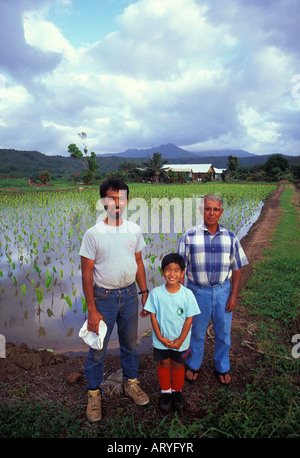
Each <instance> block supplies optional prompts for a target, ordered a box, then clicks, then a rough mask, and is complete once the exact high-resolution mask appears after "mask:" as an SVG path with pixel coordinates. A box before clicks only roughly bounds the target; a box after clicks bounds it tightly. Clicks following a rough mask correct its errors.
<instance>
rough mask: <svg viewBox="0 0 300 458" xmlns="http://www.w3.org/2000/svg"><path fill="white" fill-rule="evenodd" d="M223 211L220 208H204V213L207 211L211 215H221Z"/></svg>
mask: <svg viewBox="0 0 300 458" xmlns="http://www.w3.org/2000/svg"><path fill="white" fill-rule="evenodd" d="M221 210H222V208H220V207H205V208H204V211H206V212H208V213H210V212H213V213H219V212H220V211H221Z"/></svg>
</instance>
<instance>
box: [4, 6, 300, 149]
mask: <svg viewBox="0 0 300 458" xmlns="http://www.w3.org/2000/svg"><path fill="white" fill-rule="evenodd" d="M299 19H300V2H299V1H298V0H272V1H270V0H264V1H259V0H135V1H130V0H10V1H9V0H0V148H14V149H21V150H38V151H41V152H42V153H45V154H59V155H68V153H67V149H68V145H69V144H70V143H80V142H79V138H78V133H79V132H82V131H83V132H86V133H87V135H88V148H89V150H92V151H95V152H96V153H97V154H101V153H117V152H120V151H124V150H126V149H128V148H139V149H141V148H148V147H153V146H159V145H161V144H166V143H174V144H176V145H177V146H180V147H182V148H184V149H187V150H189V151H204V150H210V149H225V148H226V149H228V148H230V149H244V150H247V151H249V152H251V153H255V154H273V153H282V154H289V155H299V154H300V130H299V125H300V122H299V121H300V55H299V54H300V48H299Z"/></svg>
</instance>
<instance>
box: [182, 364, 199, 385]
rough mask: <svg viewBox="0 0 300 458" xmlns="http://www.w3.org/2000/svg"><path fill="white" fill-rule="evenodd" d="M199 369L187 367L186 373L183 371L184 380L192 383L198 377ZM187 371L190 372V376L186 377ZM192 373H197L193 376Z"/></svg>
mask: <svg viewBox="0 0 300 458" xmlns="http://www.w3.org/2000/svg"><path fill="white" fill-rule="evenodd" d="M199 371H200V369H191V368H188V369H187V371H186V373H185V378H186V380H187V381H188V382H190V383H194V382H195V381H196V380H197V379H198V375H199ZM187 372H191V374H192V378H188V377H187V376H186V374H187ZM194 375H197V377H196V378H194Z"/></svg>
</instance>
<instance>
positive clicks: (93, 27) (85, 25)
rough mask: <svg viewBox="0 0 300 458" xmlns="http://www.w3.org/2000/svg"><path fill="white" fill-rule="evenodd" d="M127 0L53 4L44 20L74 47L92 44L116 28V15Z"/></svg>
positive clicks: (123, 7)
mask: <svg viewBox="0 0 300 458" xmlns="http://www.w3.org/2000/svg"><path fill="white" fill-rule="evenodd" d="M131 3H134V2H133V1H130V0H85V1H83V0H73V1H72V2H67V3H65V4H58V3H53V5H52V6H50V8H49V10H48V13H47V20H48V21H51V22H53V23H54V24H55V25H56V26H57V27H58V28H59V29H60V31H61V32H62V34H63V35H64V37H65V38H67V40H69V41H70V43H72V45H73V46H74V47H75V48H79V47H81V46H86V45H87V44H93V43H95V42H97V41H99V40H102V39H103V38H104V37H105V36H106V35H108V34H109V33H111V32H113V31H116V30H118V24H117V17H118V16H119V15H121V14H122V13H123V11H124V9H125V8H126V7H127V6H129V5H130V4H131Z"/></svg>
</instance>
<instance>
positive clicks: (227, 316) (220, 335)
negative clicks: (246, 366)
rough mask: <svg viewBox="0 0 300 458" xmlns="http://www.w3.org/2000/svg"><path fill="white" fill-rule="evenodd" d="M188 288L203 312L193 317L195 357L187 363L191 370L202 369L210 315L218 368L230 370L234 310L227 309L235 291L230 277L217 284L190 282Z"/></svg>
mask: <svg viewBox="0 0 300 458" xmlns="http://www.w3.org/2000/svg"><path fill="white" fill-rule="evenodd" d="M187 287H188V288H189V289H190V290H191V291H192V292H193V293H194V296H195V298H196V300H197V302H198V305H199V309H200V312H201V313H200V314H199V315H195V316H194V318H193V324H192V332H191V343H190V348H191V357H190V358H189V359H188V360H187V365H188V366H189V367H190V368H191V369H199V368H200V366H201V364H202V359H203V355H204V341H205V334H206V329H207V326H208V324H209V320H210V318H212V323H213V328H214V331H215V353H214V363H215V369H216V370H217V371H218V372H222V373H223V372H226V371H228V370H229V369H230V363H229V349H230V345H231V338H230V332H231V321H232V312H229V313H227V312H226V308H225V307H226V303H227V300H228V298H229V296H230V293H231V283H230V280H227V281H226V282H224V283H223V284H222V285H217V286H214V287H201V286H199V285H195V284H193V283H191V282H188V284H187Z"/></svg>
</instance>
